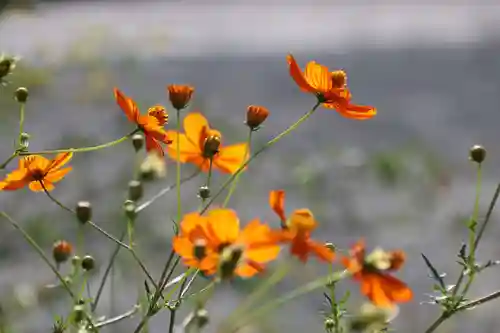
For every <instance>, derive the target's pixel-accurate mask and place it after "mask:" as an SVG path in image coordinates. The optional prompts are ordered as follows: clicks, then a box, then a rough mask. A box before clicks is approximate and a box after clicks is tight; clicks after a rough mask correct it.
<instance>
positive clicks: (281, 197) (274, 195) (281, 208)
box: [269, 190, 286, 223]
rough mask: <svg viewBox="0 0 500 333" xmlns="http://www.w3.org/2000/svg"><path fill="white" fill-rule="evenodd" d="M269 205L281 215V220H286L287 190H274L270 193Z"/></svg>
mask: <svg viewBox="0 0 500 333" xmlns="http://www.w3.org/2000/svg"><path fill="white" fill-rule="evenodd" d="M269 206H271V209H272V210H273V211H274V212H275V213H276V214H277V215H278V216H279V218H280V219H281V222H283V223H284V222H285V221H286V216H285V191H284V190H274V191H271V192H270V193H269Z"/></svg>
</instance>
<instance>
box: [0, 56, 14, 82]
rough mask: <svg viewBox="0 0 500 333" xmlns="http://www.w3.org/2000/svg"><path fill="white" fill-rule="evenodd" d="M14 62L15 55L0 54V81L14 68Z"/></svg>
mask: <svg viewBox="0 0 500 333" xmlns="http://www.w3.org/2000/svg"><path fill="white" fill-rule="evenodd" d="M16 62H17V59H16V58H15V57H9V56H5V55H1V56H0V81H1V80H2V79H3V78H4V77H6V76H7V75H9V74H11V73H12V71H13V70H14V68H16Z"/></svg>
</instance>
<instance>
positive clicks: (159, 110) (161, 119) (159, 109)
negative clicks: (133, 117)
mask: <svg viewBox="0 0 500 333" xmlns="http://www.w3.org/2000/svg"><path fill="white" fill-rule="evenodd" d="M148 115H149V116H152V117H155V118H156V119H157V120H158V123H159V124H160V126H163V125H165V124H167V123H168V114H167V111H166V110H165V108H164V107H163V106H161V105H155V106H152V107H150V108H149V109H148Z"/></svg>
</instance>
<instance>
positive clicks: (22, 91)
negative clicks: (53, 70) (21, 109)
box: [14, 87, 29, 103]
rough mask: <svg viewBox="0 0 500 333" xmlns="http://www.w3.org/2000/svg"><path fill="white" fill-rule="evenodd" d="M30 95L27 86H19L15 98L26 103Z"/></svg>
mask: <svg viewBox="0 0 500 333" xmlns="http://www.w3.org/2000/svg"><path fill="white" fill-rule="evenodd" d="M28 95H29V94H28V89H26V88H25V87H19V88H17V89H16V92H15V93H14V98H15V99H16V101H18V102H19V103H26V101H27V100H28Z"/></svg>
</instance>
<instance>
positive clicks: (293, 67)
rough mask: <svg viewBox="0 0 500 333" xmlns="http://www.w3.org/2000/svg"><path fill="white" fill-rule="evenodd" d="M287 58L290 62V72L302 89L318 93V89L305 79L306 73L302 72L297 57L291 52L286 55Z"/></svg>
mask: <svg viewBox="0 0 500 333" xmlns="http://www.w3.org/2000/svg"><path fill="white" fill-rule="evenodd" d="M286 60H287V62H288V69H289V72H290V76H291V77H292V79H293V80H294V81H295V83H296V84H297V85H298V86H299V88H300V89H301V90H302V91H305V92H309V93H313V94H314V93H316V92H317V91H316V89H314V88H313V87H312V86H311V85H310V84H309V83H308V82H307V80H306V79H305V77H304V74H302V70H301V69H300V67H299V65H298V64H297V62H296V61H295V58H294V57H293V56H292V55H291V54H289V55H287V57H286Z"/></svg>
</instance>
